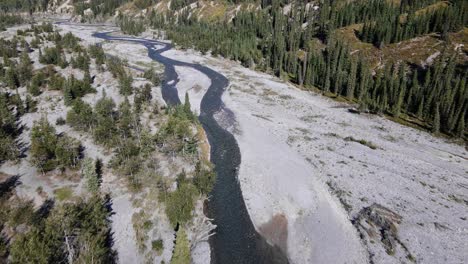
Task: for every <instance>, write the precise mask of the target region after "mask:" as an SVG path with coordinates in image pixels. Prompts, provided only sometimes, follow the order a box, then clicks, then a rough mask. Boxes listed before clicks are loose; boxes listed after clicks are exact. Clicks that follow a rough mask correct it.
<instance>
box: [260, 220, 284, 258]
mask: <svg viewBox="0 0 468 264" xmlns="http://www.w3.org/2000/svg"><path fill="white" fill-rule="evenodd" d="M259 232H260V234H261V235H262V236H263V237H265V238H266V240H267V241H268V243H270V244H273V245H275V246H278V247H279V248H280V249H281V250H282V251H283V252H284V253H286V252H288V251H287V250H288V246H287V241H288V219H287V218H286V216H285V215H284V214H276V215H274V216H273V217H272V218H271V219H270V221H268V222H266V223H265V224H263V225H262V226H260V228H259Z"/></svg>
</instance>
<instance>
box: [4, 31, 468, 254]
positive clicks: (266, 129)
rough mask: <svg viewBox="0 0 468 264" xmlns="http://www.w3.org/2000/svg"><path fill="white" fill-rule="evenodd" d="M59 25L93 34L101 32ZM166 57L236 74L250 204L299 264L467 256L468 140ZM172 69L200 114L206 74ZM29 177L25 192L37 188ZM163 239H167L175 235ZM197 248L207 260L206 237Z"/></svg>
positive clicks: (135, 51) (128, 247)
mask: <svg viewBox="0 0 468 264" xmlns="http://www.w3.org/2000/svg"><path fill="white" fill-rule="evenodd" d="M62 27H63V30H65V31H67V30H71V31H72V32H73V33H74V34H76V35H77V36H79V37H80V38H82V39H84V40H86V41H87V42H93V41H96V40H94V39H93V38H92V37H91V34H92V32H93V31H94V30H96V29H90V28H86V27H73V28H72V27H70V28H68V26H62ZM106 45H107V46H106ZM104 48H105V50H106V52H109V53H112V50H114V55H118V56H122V55H125V57H126V58H127V59H128V60H129V63H130V65H135V66H138V65H140V66H142V65H143V66H145V65H146V66H147V65H149V64H150V63H151V61H150V59H149V58H147V57H146V56H145V54H146V53H145V50H144V48H143V47H141V46H138V45H129V44H119V45H117V44H114V43H109V44H105V45H104ZM163 55H164V56H167V57H170V58H173V59H177V60H180V61H187V62H198V63H201V64H203V65H206V66H208V67H210V68H212V69H214V70H217V71H219V72H220V73H222V74H224V75H225V76H226V77H227V78H228V79H229V81H230V86H229V88H228V89H227V91H226V92H225V93H224V96H223V101H224V102H225V104H226V106H227V108H228V109H229V110H230V111H232V112H223V113H218V114H217V119H218V121H219V122H220V124H221V125H222V126H224V127H225V128H226V129H228V130H230V131H231V132H232V133H233V134H234V136H235V138H236V140H237V141H238V144H239V147H240V150H241V155H242V162H241V166H240V168H239V181H240V184H241V188H242V192H243V196H244V199H245V203H246V205H247V208H248V211H249V214H250V216H251V219H252V221H253V223H254V225H255V227H256V228H257V230H258V231H259V232H260V233H261V234H262V235H264V236H265V237H266V238H267V239H268V241H269V242H271V243H274V244H277V245H278V246H280V248H282V249H283V250H285V251H287V253H288V256H289V258H290V260H291V262H292V263H365V262H374V263H401V262H409V261H415V262H417V263H464V262H466V259H468V242H467V239H466V237H467V236H468V219H467V218H468V209H467V206H468V176H467V175H468V161H467V157H468V153H467V150H466V148H464V147H462V146H460V145H457V144H454V143H451V142H447V141H446V140H444V139H441V138H436V137H433V136H432V135H430V134H428V133H426V132H421V131H418V130H415V129H412V128H408V127H404V126H402V125H399V124H396V123H394V122H391V121H389V120H386V119H385V118H382V117H378V116H371V115H356V114H352V113H350V112H348V111H347V109H348V108H349V106H348V105H343V104H341V103H337V102H335V101H332V100H330V99H328V98H326V97H323V96H321V95H319V94H316V93H313V92H308V91H303V90H300V89H298V88H297V87H294V86H292V85H290V84H287V83H285V82H283V81H281V80H280V79H278V78H275V77H272V76H270V75H267V74H263V73H258V72H255V71H252V70H249V69H246V68H243V67H242V66H241V65H239V64H237V63H234V62H230V61H227V60H224V59H220V58H213V57H211V56H202V55H200V54H199V53H196V52H193V51H178V50H171V51H168V52H165V53H164V54H163ZM158 70H159V71H161V70H162V69H158ZM176 71H177V73H178V74H179V78H180V80H179V83H178V86H177V88H178V89H179V97H180V98H183V95H184V94H185V92H188V93H189V96H190V100H191V105H192V108H193V110H194V111H199V109H200V101H201V99H202V97H203V94H204V92H205V91H206V89H207V88H208V87H209V84H210V81H209V79H208V78H207V77H206V76H205V75H203V74H202V73H200V72H198V71H196V70H192V69H188V68H185V67H177V68H176ZM103 83H105V82H103ZM103 85H104V84H103ZM110 96H112V94H111V95H110ZM157 97H159V98H160V95H159V94H158V95H157ZM85 99H88V100H89V101H93V100H95V99H94V98H85ZM62 110H63V109H62ZM233 117H234V118H233ZM2 169H4V168H2ZM25 170H26V169H25ZM27 175H28V174H27V172H25V176H27ZM24 180H25V182H24V183H25V184H24V186H25V188H26V187H27V188H29V189H25V190H24V191H25V192H26V191H28V190H29V191H30V190H32V189H33V188H35V186H29V187H28V184H27V183H28V177H25V178H24ZM103 185H104V186H103V187H104V188H107V189H108V190H112V191H114V193H113V194H114V197H113V198H114V206H115V208H114V209H115V210H116V212H117V214H116V215H115V216H114V217H113V221H114V223H113V226H112V227H113V229H114V230H113V231H114V232H115V233H114V236H115V237H116V245H115V246H116V249H117V250H118V253H119V257H120V261H121V262H122V263H126V262H127V261H132V262H134V261H135V259H137V260H140V261H142V260H143V257H142V256H138V254H136V252H135V248H136V245H135V243H134V241H132V240H134V236H135V234H134V233H133V231H132V230H131V229H132V228H131V227H129V225H130V224H131V216H130V217H127V216H125V215H124V213H128V214H130V212H131V210H133V209H132V208H133V206H132V203H131V201H130V197H129V195H128V194H125V193H124V192H121V190H120V189H119V188H120V184H118V182H117V181H115V179H113V178H112V177H110V176H109V178H108V182H106V179H104V182H103ZM51 188H52V187H51ZM45 191H51V190H48V189H45ZM197 208H198V212H200V211H201V206H198V207H197ZM119 212H120V213H119ZM164 224H165V225H166V226H165V228H166V229H167V225H168V224H167V223H164ZM160 230H164V228H161V229H160ZM158 236H160V237H162V238H163V239H164V241H170V240H171V236H173V233H172V232H169V231H168V232H162V233H161V234H158ZM170 250H171V247H169V246H168V247H165V251H164V252H163V253H162V256H161V257H159V258H158V260H162V259H164V260H166V261H167V260H169V259H170V255H171V252H170ZM192 255H193V256H194V257H195V259H194V261H195V262H196V263H206V262H207V261H208V259H209V247H208V244H207V243H206V242H205V243H204V244H201V246H200V248H198V249H197V251H196V253H193V254H192Z"/></svg>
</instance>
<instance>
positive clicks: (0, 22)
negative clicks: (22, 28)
mask: <svg viewBox="0 0 468 264" xmlns="http://www.w3.org/2000/svg"><path fill="white" fill-rule="evenodd" d="M21 23H23V19H22V18H21V16H18V15H14V14H7V13H3V12H2V13H0V31H5V30H6V29H7V27H11V26H13V25H16V24H21Z"/></svg>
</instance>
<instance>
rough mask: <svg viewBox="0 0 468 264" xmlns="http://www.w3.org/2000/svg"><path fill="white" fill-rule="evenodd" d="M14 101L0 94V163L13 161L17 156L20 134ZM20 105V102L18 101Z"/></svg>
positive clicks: (6, 95)
mask: <svg viewBox="0 0 468 264" xmlns="http://www.w3.org/2000/svg"><path fill="white" fill-rule="evenodd" d="M20 100H21V99H20ZM15 103H17V102H14V100H12V98H11V97H10V96H9V94H6V93H0V163H1V162H3V161H6V160H14V159H16V158H17V157H18V156H19V145H18V144H17V142H16V139H17V137H18V136H19V134H20V129H19V127H18V123H17V115H15V111H14V109H15V108H16V109H17V106H16V105H15ZM20 103H21V104H22V102H21V101H20Z"/></svg>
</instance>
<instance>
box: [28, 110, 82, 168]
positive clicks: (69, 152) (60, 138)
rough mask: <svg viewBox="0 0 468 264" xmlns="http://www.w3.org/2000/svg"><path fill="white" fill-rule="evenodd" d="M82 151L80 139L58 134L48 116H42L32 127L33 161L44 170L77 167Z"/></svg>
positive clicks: (31, 151)
mask: <svg viewBox="0 0 468 264" xmlns="http://www.w3.org/2000/svg"><path fill="white" fill-rule="evenodd" d="M81 151H82V147H81V143H80V142H79V141H77V140H76V139H73V138H70V137H68V136H66V135H63V134H62V135H58V134H57V133H56V130H55V128H54V127H53V126H52V125H51V124H50V123H49V121H48V120H47V119H46V118H41V120H39V121H38V122H36V123H35V124H34V126H33V127H32V129H31V148H30V154H31V162H32V163H33V164H34V165H35V166H36V167H38V168H39V169H40V170H41V171H42V172H47V171H50V170H53V169H56V168H59V169H60V170H62V171H63V170H65V169H67V168H70V169H74V168H76V167H77V166H78V164H79V162H80V160H81V158H82V154H81Z"/></svg>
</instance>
